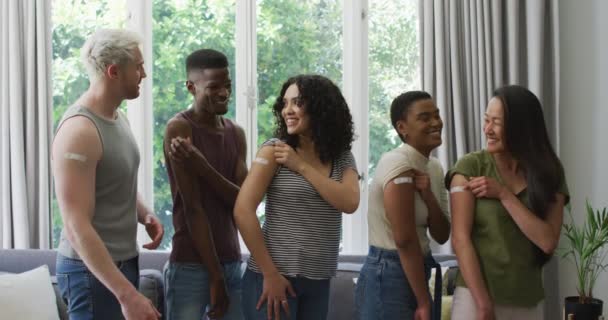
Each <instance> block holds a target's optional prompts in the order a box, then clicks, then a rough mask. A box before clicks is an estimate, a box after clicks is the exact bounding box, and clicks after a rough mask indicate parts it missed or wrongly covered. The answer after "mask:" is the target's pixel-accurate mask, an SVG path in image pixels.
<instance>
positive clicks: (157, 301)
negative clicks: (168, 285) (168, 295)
mask: <svg viewBox="0 0 608 320" xmlns="http://www.w3.org/2000/svg"><path fill="white" fill-rule="evenodd" d="M164 291H165V289H164V286H163V276H162V274H161V273H160V271H158V270H155V269H145V270H140V271H139V292H141V294H143V295H144V296H146V298H148V299H150V301H152V303H153V304H154V306H155V307H156V309H157V310H158V312H160V313H161V314H164V306H165V299H164V296H165V295H164Z"/></svg>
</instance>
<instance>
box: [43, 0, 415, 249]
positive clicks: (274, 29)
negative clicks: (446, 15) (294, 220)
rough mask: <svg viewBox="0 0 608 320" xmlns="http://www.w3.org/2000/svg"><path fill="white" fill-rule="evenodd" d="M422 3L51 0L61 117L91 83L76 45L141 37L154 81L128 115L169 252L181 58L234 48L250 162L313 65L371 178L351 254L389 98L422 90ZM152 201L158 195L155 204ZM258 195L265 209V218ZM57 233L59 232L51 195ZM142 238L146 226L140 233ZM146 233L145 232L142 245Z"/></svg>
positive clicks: (388, 133)
mask: <svg viewBox="0 0 608 320" xmlns="http://www.w3.org/2000/svg"><path fill="white" fill-rule="evenodd" d="M416 6H417V1H416V0H355V1H346V0H302V1H283V0H256V1H240V0H238V1H237V0H154V1H148V0H130V1H126V0H101V1H87V2H82V1H80V0H53V10H52V12H53V23H54V29H53V81H54V84H53V86H54V87H53V90H54V91H53V103H54V106H55V109H54V120H55V122H57V120H58V119H59V118H60V117H61V115H62V114H63V112H64V111H65V109H66V108H67V106H69V105H70V104H71V103H73V102H74V101H75V100H76V99H77V98H78V96H80V94H82V93H83V92H84V91H85V90H86V88H87V86H88V80H87V76H86V73H85V72H84V70H83V68H82V66H81V65H80V61H79V54H78V51H79V50H80V47H82V44H83V42H84V40H85V39H86V37H87V36H88V35H90V34H91V33H92V32H93V31H94V30H95V29H97V28H100V27H124V28H128V29H132V30H134V31H136V32H138V33H140V34H142V36H143V39H144V43H143V49H144V50H143V54H144V59H145V60H146V64H145V67H146V71H148V75H149V78H148V79H146V80H145V83H144V85H143V89H142V96H141V97H140V98H139V99H138V100H137V101H135V102H133V101H129V103H127V104H128V105H129V108H128V116H129V119H130V121H131V124H132V129H133V131H134V135H135V137H136V140H137V141H138V144H139V148H140V153H141V155H142V159H141V164H140V176H139V178H140V179H139V180H140V181H139V182H140V186H139V187H140V192H141V193H142V195H143V196H144V199H145V200H147V202H148V203H149V204H152V203H153V204H154V211H155V212H156V214H157V215H158V216H159V218H160V219H161V221H162V222H163V224H164V225H165V238H164V240H163V242H162V245H161V248H164V249H170V246H171V237H172V235H173V226H172V217H171V211H172V200H171V192H170V187H169V182H168V178H167V172H166V167H165V163H164V156H163V151H162V144H163V140H162V139H163V135H164V132H165V126H166V123H167V121H168V120H169V119H170V118H171V117H172V116H174V115H175V114H176V113H178V112H180V111H183V110H185V109H186V108H188V107H189V105H190V103H191V102H192V97H191V95H190V94H189V93H188V91H187V90H186V88H185V80H186V72H185V65H184V64H185V58H186V56H187V55H188V54H189V53H191V52H192V51H194V50H196V49H200V48H213V49H216V50H220V51H222V52H224V53H225V54H226V55H227V56H228V60H229V63H230V72H231V77H232V79H233V91H232V98H231V104H230V107H229V113H228V115H227V116H228V117H229V118H232V119H235V120H237V122H238V123H239V124H240V125H241V126H243V127H244V129H245V132H246V134H247V140H248V141H247V145H248V161H250V160H251V159H252V156H253V155H255V152H256V150H257V148H258V147H259V146H260V145H261V143H263V142H264V141H265V140H267V139H268V138H270V137H271V136H272V134H273V132H272V131H273V129H274V126H275V123H274V116H273V114H272V105H273V103H274V101H275V100H276V98H277V95H278V94H279V90H280V88H281V85H282V84H283V82H284V81H285V80H287V79H288V78H289V77H291V76H294V75H297V74H302V73H317V74H321V75H324V76H326V77H328V78H330V79H331V80H333V81H334V82H335V83H336V84H337V85H338V86H339V87H341V88H342V92H343V94H344V96H345V97H346V99H347V101H348V102H349V105H350V107H351V111H352V114H353V121H354V122H355V131H356V135H357V140H356V141H355V143H354V144H353V153H354V155H355V158H356V160H357V164H358V168H359V170H360V172H361V173H363V176H364V181H363V182H364V183H362V189H361V190H362V193H361V205H360V207H359V210H358V212H357V213H355V214H354V215H348V216H345V218H344V229H343V237H344V247H343V248H344V251H343V252H345V253H348V254H364V253H365V251H366V250H367V240H366V238H365V236H364V235H366V234H367V225H366V213H367V188H366V187H367V183H368V182H369V180H367V179H369V178H368V177H373V173H374V169H375V165H376V163H377V161H378V159H379V158H380V156H381V155H382V153H384V152H386V151H388V150H390V149H392V148H394V147H396V146H398V145H399V144H400V140H399V138H398V137H397V135H396V134H395V132H394V130H393V128H392V125H391V123H390V115H389V109H390V103H391V101H392V99H394V97H396V96H397V95H398V94H399V93H401V92H404V91H407V90H412V89H417V88H419V87H420V80H419V62H418V58H419V57H418V40H417V39H418V37H417V35H418V32H417V27H418V20H417V12H418V11H417V7H416ZM152 201H153V202H152ZM263 211H264V207H263V204H262V205H261V206H260V208H258V215H260V216H261V218H262V219H263ZM52 212H53V241H54V244H55V245H56V244H57V242H58V239H59V231H60V229H61V226H62V225H61V218H60V215H59V212H58V210H57V202H56V200H55V199H53V210H52ZM140 235H141V231H140ZM142 241H143V238H141V237H140V242H142Z"/></svg>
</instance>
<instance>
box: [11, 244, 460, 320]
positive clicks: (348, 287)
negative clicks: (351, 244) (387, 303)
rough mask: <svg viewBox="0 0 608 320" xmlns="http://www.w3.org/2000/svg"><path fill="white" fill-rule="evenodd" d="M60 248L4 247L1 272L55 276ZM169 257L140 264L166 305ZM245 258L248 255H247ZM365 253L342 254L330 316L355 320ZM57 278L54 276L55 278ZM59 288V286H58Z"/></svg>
mask: <svg viewBox="0 0 608 320" xmlns="http://www.w3.org/2000/svg"><path fill="white" fill-rule="evenodd" d="M55 258H56V252H55V251H53V250H0V273H2V272H4V273H7V272H8V273H20V272H24V271H28V270H31V269H34V268H37V267H39V266H41V265H45V264H46V265H48V267H49V271H50V273H51V276H54V275H55ZM168 258H169V253H168V252H163V251H143V252H141V253H140V258H139V267H140V270H141V272H140V273H141V275H140V288H139V290H140V292H142V293H143V294H144V295H146V296H147V297H148V298H150V300H152V302H153V303H154V304H155V305H156V306H157V308H158V309H159V311H161V313H162V311H163V309H164V294H163V288H164V285H163V277H162V270H163V267H164V265H165V263H166V262H167V259H168ZM244 258H245V257H244ZM435 258H436V260H437V261H438V262H439V263H442V262H446V261H447V263H448V264H449V263H451V261H453V260H454V256H451V255H436V256H435ZM364 259H365V257H364V256H346V255H342V256H340V259H339V263H338V274H337V276H336V277H335V278H334V279H332V283H331V292H330V303H329V314H328V317H327V318H328V319H332V320H352V319H353V318H354V308H355V306H354V286H355V285H354V282H353V278H356V277H357V276H358V274H359V270H360V269H361V266H362V263H363V261H364ZM53 279H54V278H53ZM55 289H56V286H55ZM55 292H56V294H57V307H58V309H59V313H60V317H61V319H62V320H63V319H67V314H66V306H65V304H64V302H63V300H62V299H61V298H60V297H59V295H58V291H57V290H56V291H55Z"/></svg>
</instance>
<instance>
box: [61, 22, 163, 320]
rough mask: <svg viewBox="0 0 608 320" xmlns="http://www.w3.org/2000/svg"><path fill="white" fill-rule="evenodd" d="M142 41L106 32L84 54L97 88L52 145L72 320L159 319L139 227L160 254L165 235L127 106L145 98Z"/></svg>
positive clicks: (72, 111) (67, 117) (64, 284)
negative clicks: (142, 185)
mask: <svg viewBox="0 0 608 320" xmlns="http://www.w3.org/2000/svg"><path fill="white" fill-rule="evenodd" d="M140 43H141V41H140V39H139V37H138V36H137V35H136V34H135V33H132V32H129V31H125V30H112V29H104V30H99V31H97V32H96V33H95V34H93V35H92V36H91V37H90V38H89V39H88V40H87V41H86V43H85V44H84V46H83V48H82V60H83V63H84V65H85V66H86V68H87V71H88V73H89V78H90V86H89V89H88V90H87V91H86V92H85V93H84V94H83V95H82V96H81V97H80V98H79V99H78V100H77V101H76V102H75V103H74V105H72V106H71V107H70V108H69V109H68V110H67V111H66V112H65V114H64V116H63V118H62V120H61V122H60V124H59V126H58V129H57V132H56V135H55V139H54V141H53V146H52V165H53V176H54V179H55V192H56V194H57V200H58V202H59V209H60V211H61V217H62V218H63V224H64V227H63V230H62V232H61V240H60V244H59V249H58V255H57V281H58V283H59V288H60V290H61V294H62V296H63V298H64V299H65V300H66V302H67V304H68V312H69V316H70V319H71V320H81V319H123V318H126V319H127V320H144V319H145V320H148V319H159V317H160V313H159V312H158V311H157V310H156V309H155V308H154V306H153V305H152V303H151V301H150V300H148V299H147V298H146V297H144V296H143V295H142V294H140V293H139V292H138V291H137V287H138V281H139V262H138V246H137V241H136V235H137V223H138V222H139V223H141V224H144V225H145V226H146V230H147V232H148V234H149V235H150V237H151V238H152V239H153V241H152V242H151V243H149V244H147V245H144V247H145V248H148V249H155V248H157V247H158V245H159V244H160V241H161V240H162V236H163V227H162V225H161V223H160V221H159V220H158V218H157V217H156V216H154V214H153V213H152V212H151V211H150V210H149V209H148V208H147V207H146V206H145V205H143V203H142V201H141V200H140V197H139V196H138V192H137V169H138V167H139V151H138V149H137V145H136V143H135V140H134V138H133V135H132V133H131V130H130V128H129V124H128V122H127V119H126V116H125V115H124V113H122V112H120V111H119V110H118V107H119V106H120V104H121V103H122V102H123V101H124V100H125V99H135V98H137V97H138V96H139V85H140V83H141V81H142V79H143V78H145V77H146V72H145V71H144V67H143V64H144V61H143V58H142V54H141V51H140V48H139V46H140Z"/></svg>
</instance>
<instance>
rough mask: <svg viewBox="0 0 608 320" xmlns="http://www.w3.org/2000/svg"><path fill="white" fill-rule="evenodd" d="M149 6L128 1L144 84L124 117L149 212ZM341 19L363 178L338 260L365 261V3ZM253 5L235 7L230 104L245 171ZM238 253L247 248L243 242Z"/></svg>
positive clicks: (351, 5)
mask: <svg viewBox="0 0 608 320" xmlns="http://www.w3.org/2000/svg"><path fill="white" fill-rule="evenodd" d="M152 5H153V4H152V2H151V1H147V0H132V1H127V5H126V6H127V8H126V12H127V21H126V28H127V29H129V30H132V31H135V32H137V33H138V34H140V35H141V36H142V40H143V43H142V47H143V50H142V54H143V57H144V61H146V66H147V67H146V73H147V75H148V76H147V78H146V79H144V81H142V86H143V87H142V90H141V91H142V95H141V96H140V97H138V98H137V99H134V100H130V101H128V102H127V106H128V112H127V116H128V118H129V121H130V122H131V128H132V130H133V134H134V136H135V140H136V141H137V144H138V146H139V150H140V154H141V163H140V168H139V174H138V176H139V177H138V190H139V193H140V195H141V197H142V199H143V201H144V202H145V204H146V205H148V206H149V207H150V208H153V206H154V205H153V204H154V183H153V182H154V175H153V170H154V164H153V134H154V132H153V123H154V122H153V121H154V114H153V110H154V108H153V106H154V101H153V96H152V84H153V83H152V82H153V81H152V79H153V77H152V74H153V72H154V70H153V69H152V63H151V62H152V44H153V43H152V41H153V36H152V28H153V20H152ZM342 8H343V13H342V18H343V24H342V25H343V49H342V52H343V70H342V71H343V72H342V76H343V79H342V81H343V88H342V92H343V94H344V97H345V98H346V101H347V102H348V103H349V106H350V108H351V113H352V116H353V122H354V125H355V130H356V133H357V136H358V139H357V140H356V141H355V142H354V143H353V149H352V152H353V155H354V157H355V160H356V162H357V167H358V170H359V173H360V175H361V183H360V187H361V193H360V205H359V208H358V209H357V211H356V212H355V213H354V214H349V215H346V214H344V215H343V237H342V239H343V247H342V250H341V252H340V254H346V255H364V254H366V252H367V249H368V239H367V238H368V237H367V234H368V232H367V207H368V204H367V198H368V197H367V195H368V167H369V123H368V117H367V115H368V110H369V85H368V8H369V4H368V0H358V1H350V0H342ZM256 11H257V2H256V1H253V0H251V1H236V26H235V28H236V33H235V42H236V54H235V69H236V70H237V71H236V75H235V76H234V77H235V79H236V84H235V92H234V94H233V97H232V98H233V99H236V112H235V113H236V121H237V123H239V124H240V125H241V126H242V127H243V129H244V130H245V134H246V138H247V146H248V147H247V166H248V167H249V166H250V165H251V159H253V158H254V157H255V153H256V152H257V147H256V146H257V138H258V137H257V135H258V133H257V96H258V87H257V86H258V83H257V32H256V29H257V12H256ZM137 239H138V242H139V243H140V244H144V243H147V242H148V241H149V237H148V236H147V234H146V232H145V229H144V228H143V226H141V225H139V228H138V235H137ZM241 248H242V250H243V251H244V252H247V247H246V246H245V245H244V243H243V242H242V239H241Z"/></svg>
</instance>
